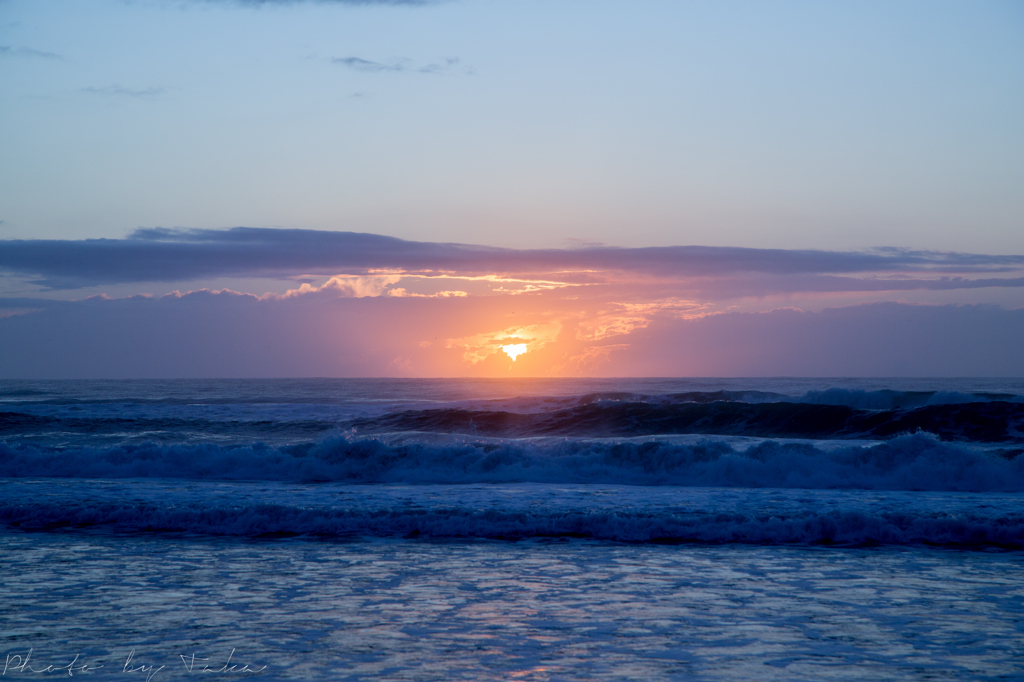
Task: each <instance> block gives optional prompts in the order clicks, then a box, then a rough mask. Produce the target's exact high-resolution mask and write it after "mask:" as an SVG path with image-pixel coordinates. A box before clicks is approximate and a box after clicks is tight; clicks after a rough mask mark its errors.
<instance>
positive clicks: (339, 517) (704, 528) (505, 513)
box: [0, 502, 1024, 549]
mask: <svg viewBox="0 0 1024 682" xmlns="http://www.w3.org/2000/svg"><path fill="white" fill-rule="evenodd" d="M0 524H3V525H5V526H7V527H8V528H12V529H20V530H47V531H54V530H59V529H75V530H81V529H96V530H103V531H108V532H110V531H112V532H119V533H140V532H141V533H153V532H158V533H188V534H199V535H228V536H243V537H282V536H313V537H327V538H345V537H405V538H410V537H420V538H487V539H504V540H519V539H524V538H535V537H573V538H585V539H590V540H611V541H618V542H642V543H650V542H661V543H664V542H699V543H716V544H718V543H745V544H751V543H753V544H767V545H779V544H826V545H855V546H856V545H860V546H863V545H874V544H889V545H921V544H925V545H952V546H961V547H963V546H967V547H989V546H996V547H1003V548H1008V549H1021V548H1024V517H1021V516H1009V517H1006V516H998V517H988V516H985V515H983V514H973V515H947V514H937V515H936V514H931V515H914V514H907V513H888V512H882V513H865V512H863V511H843V510H832V511H811V510H807V511H801V512H796V513H791V514H739V513H733V514H701V513H695V512H682V511H674V512H665V511H663V512H661V513H657V514H649V513H647V514H645V513H634V512H629V511H621V510H614V509H612V510H604V511H586V510H579V511H574V510H569V511H565V510H559V511H552V510H543V509H539V510H531V511H523V510H514V509H513V510H503V509H485V510H481V509H477V508H467V507H459V506H451V507H446V508H441V509H416V508H402V507H393V508H389V509H373V510H347V509H315V508H314V509H307V508H298V507H291V506H286V505H276V504H259V505H248V506H233V507H218V508H204V509H197V508H186V509H182V508H178V507H175V506H173V505H165V506H154V505H151V504H135V503H130V502H125V503H106V504H98V505H97V504H88V505H84V504H73V505H57V504H48V503H40V504H32V505H0Z"/></svg>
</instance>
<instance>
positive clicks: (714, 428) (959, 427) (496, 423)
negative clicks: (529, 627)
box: [351, 394, 1024, 443]
mask: <svg viewBox="0 0 1024 682" xmlns="http://www.w3.org/2000/svg"><path fill="white" fill-rule="evenodd" d="M684 397H685V398H686V400H680V401H678V402H677V401H673V400H670V398H672V396H666V397H665V399H663V400H661V401H658V402H648V401H637V400H633V399H630V398H629V397H623V398H615V397H610V396H599V397H595V399H594V400H591V401H580V402H579V404H578V405H575V406H573V407H566V408H562V409H555V410H553V411H546V412H526V413H522V412H512V411H504V410H500V411H496V410H482V409H453V408H445V409H432V410H409V411H405V412H399V413H396V414H389V415H386V416H383V417H378V418H375V419H359V420H354V421H352V422H351V426H353V427H355V428H357V429H360V430H366V431H370V432H388V431H430V432H441V433H461V434H470V435H481V436H493V437H505V438H510V437H511V438H522V437H529V436H591V437H627V438H628V437H633V436H644V435H664V434H713V435H733V436H751V437H760V438H843V439H852V438H889V437H892V436H894V435H898V434H901V433H910V432H914V431H919V430H920V431H926V432H929V433H932V434H935V435H937V436H940V437H942V438H944V439H950V440H960V441H973V442H986V443H1024V403H1015V402H1007V401H988V402H969V403H943V404H939V405H923V406H918V407H899V408H891V409H863V408H855V407H851V406H849V405H843V404H821V403H793V402H754V403H750V402H739V401H734V400H727V399H717V400H709V401H700V400H693V399H692V398H693V396H691V395H689V394H687V395H686V396H684ZM716 397H718V398H722V396H717V395H716ZM744 397H745V398H749V396H748V395H746V394H744Z"/></svg>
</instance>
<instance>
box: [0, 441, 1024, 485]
mask: <svg viewBox="0 0 1024 682" xmlns="http://www.w3.org/2000/svg"><path fill="white" fill-rule="evenodd" d="M1022 452H1024V450H1021V449H1011V448H1006V449H1001V450H991V449H982V448H979V447H976V446H970V445H964V444H953V443H945V442H942V441H940V440H938V439H937V438H935V437H933V436H929V435H926V434H915V435H909V436H902V437H898V438H894V439H892V440H890V441H887V442H884V443H881V444H875V445H854V444H843V445H837V444H829V445H824V444H819V445H813V444H810V443H787V442H776V441H765V442H761V443H758V444H755V445H751V446H749V447H745V448H744V447H742V445H737V444H733V443H729V442H727V441H724V440H720V439H719V440H715V439H701V440H699V441H695V442H689V443H680V442H672V441H670V440H660V441H659V440H649V441H636V440H632V441H630V440H626V441H623V440H617V441H608V440H596V439H595V440H574V439H541V440H537V441H531V440H504V441H501V440H487V439H476V440H459V439H453V438H447V439H441V442H397V443H394V442H392V443H389V442H385V441H384V440H380V439H372V438H369V439H368V438H356V437H353V436H342V437H336V438H329V439H325V440H322V441H319V442H311V443H303V444H299V445H288V446H276V447H272V446H269V445H265V444H259V443H257V444H253V445H246V446H226V445H218V444H214V443H200V444H177V445H160V444H155V443H142V444H130V445H118V446H112V447H83V448H55V447H39V446H35V445H31V444H17V445H10V444H0V476H3V477H9V478H21V477H66V478H115V479H116V478H171V479H195V480H264V481H303V482H351V483H510V482H540V483H620V484H630V485H679V486H715V487H745V488H810V489H828V488H857V489H866V490H942V491H1024V457H1021V456H1020V455H1021V454H1022Z"/></svg>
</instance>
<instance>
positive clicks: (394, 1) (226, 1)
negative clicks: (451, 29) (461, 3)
mask: <svg viewBox="0 0 1024 682" xmlns="http://www.w3.org/2000/svg"><path fill="white" fill-rule="evenodd" d="M198 1H200V2H205V3H207V4H221V5H240V6H242V7H263V6H274V5H352V6H360V5H371V6H372V5H382V6H388V5H393V6H396V7H401V6H409V7H418V6H423V5H433V4H437V0H198Z"/></svg>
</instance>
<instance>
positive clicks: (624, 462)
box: [0, 378, 1024, 680]
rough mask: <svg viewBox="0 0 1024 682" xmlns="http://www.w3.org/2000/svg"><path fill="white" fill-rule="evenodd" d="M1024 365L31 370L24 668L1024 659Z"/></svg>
mask: <svg viewBox="0 0 1024 682" xmlns="http://www.w3.org/2000/svg"><path fill="white" fill-rule="evenodd" d="M1022 455H1024V379H785V378H778V379H762V378H754V379H523V380H512V379H508V380H499V379H301V380H300V379H294V380H159V381H158V380H147V381H141V380H140V381H0V556H2V557H3V560H2V562H0V638H2V641H3V651H2V652H0V655H2V656H3V660H2V661H0V662H2V663H3V665H4V669H3V673H2V676H4V677H11V678H13V679H49V678H53V679H56V678H57V677H64V676H74V677H78V676H83V677H87V678H90V679H119V680H130V679H139V680H164V679H186V678H189V677H192V676H195V675H202V676H205V677H211V676H212V677H214V678H220V679H236V678H245V677H259V678H261V679H323V680H458V679H466V680H583V679H587V680H590V679H602V680H683V679H685V680H751V679H759V680H800V679H806V680H863V679H873V680H922V679H929V680H965V679H972V680H1010V679H1024V507H1022V503H1024V456H1022Z"/></svg>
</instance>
